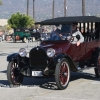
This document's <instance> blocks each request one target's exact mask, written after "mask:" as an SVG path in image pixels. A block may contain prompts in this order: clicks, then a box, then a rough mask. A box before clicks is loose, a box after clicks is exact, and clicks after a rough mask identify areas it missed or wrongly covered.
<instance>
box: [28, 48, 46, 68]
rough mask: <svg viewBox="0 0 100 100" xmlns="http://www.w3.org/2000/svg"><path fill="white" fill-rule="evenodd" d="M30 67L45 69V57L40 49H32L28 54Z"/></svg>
mask: <svg viewBox="0 0 100 100" xmlns="http://www.w3.org/2000/svg"><path fill="white" fill-rule="evenodd" d="M29 61H30V65H31V66H32V67H34V68H41V69H42V68H45V67H46V66H47V55H46V52H45V50H44V49H42V48H40V47H36V48H33V49H32V50H31V51H30V54H29Z"/></svg>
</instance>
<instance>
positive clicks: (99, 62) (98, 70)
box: [94, 52, 100, 78]
mask: <svg viewBox="0 0 100 100" xmlns="http://www.w3.org/2000/svg"><path fill="white" fill-rule="evenodd" d="M94 70H95V75H96V77H97V78H100V52H99V55H98V59H97V67H96V68H95V69H94Z"/></svg>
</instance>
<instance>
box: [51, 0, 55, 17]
mask: <svg viewBox="0 0 100 100" xmlns="http://www.w3.org/2000/svg"><path fill="white" fill-rule="evenodd" d="M54 6H55V4H54V0H53V1H52V18H54Z"/></svg>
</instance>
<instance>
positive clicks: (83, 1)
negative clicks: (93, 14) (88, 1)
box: [82, 0, 86, 16]
mask: <svg viewBox="0 0 100 100" xmlns="http://www.w3.org/2000/svg"><path fill="white" fill-rule="evenodd" d="M85 15H86V13H85V0H82V16H85Z"/></svg>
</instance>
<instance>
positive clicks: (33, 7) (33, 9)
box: [33, 0, 35, 19]
mask: <svg viewBox="0 0 100 100" xmlns="http://www.w3.org/2000/svg"><path fill="white" fill-rule="evenodd" d="M33 18H34V19H35V0H33Z"/></svg>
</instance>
